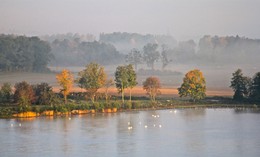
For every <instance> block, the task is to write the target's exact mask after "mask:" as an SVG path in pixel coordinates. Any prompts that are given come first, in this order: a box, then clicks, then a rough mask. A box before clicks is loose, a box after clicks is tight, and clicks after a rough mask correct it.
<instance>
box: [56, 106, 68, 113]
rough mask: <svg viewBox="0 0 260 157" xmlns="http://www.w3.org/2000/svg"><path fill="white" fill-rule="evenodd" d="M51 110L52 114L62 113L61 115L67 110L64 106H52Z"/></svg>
mask: <svg viewBox="0 0 260 157" xmlns="http://www.w3.org/2000/svg"><path fill="white" fill-rule="evenodd" d="M53 110H54V112H62V113H64V112H68V109H67V108H66V106H64V105H54V106H53Z"/></svg>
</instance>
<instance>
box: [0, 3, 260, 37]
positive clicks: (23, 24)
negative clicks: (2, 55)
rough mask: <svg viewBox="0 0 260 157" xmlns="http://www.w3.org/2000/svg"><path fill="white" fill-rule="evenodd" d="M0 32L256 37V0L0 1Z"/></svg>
mask: <svg viewBox="0 0 260 157" xmlns="http://www.w3.org/2000/svg"><path fill="white" fill-rule="evenodd" d="M0 3H1V5H0V23H1V25H0V32H1V33H11V34H25V35H45V34H57V33H67V32H72V33H80V34H87V33H92V34H94V35H96V36H98V35H99V33H101V32H104V33H111V32H132V33H141V34H170V35H173V36H174V37H175V38H176V39H178V40H189V39H191V38H192V39H198V38H200V37H201V36H203V35H219V36H226V35H234V36H235V35H239V36H246V37H249V38H260V31H259V27H260V21H259V15H260V10H259V7H260V1H259V0H37V1H35V0H22V1H21V0H11V1H10V0H0Z"/></svg>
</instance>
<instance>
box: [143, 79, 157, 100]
mask: <svg viewBox="0 0 260 157" xmlns="http://www.w3.org/2000/svg"><path fill="white" fill-rule="evenodd" d="M160 88H161V83H160V80H159V78H157V77H148V78H147V79H146V80H145V81H144V82H143V89H144V90H146V92H147V94H148V95H149V96H150V98H151V101H152V102H155V97H156V96H157V95H158V94H161V92H160V90H159V89H160Z"/></svg>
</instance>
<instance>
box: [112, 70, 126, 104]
mask: <svg viewBox="0 0 260 157" xmlns="http://www.w3.org/2000/svg"><path fill="white" fill-rule="evenodd" d="M115 84H116V88H117V89H118V92H119V93H121V96H122V102H123V103H124V91H125V89H126V88H127V87H128V70H127V67H126V66H118V67H117V68H116V72H115Z"/></svg>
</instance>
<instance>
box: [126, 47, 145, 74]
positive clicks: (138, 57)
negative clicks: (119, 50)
mask: <svg viewBox="0 0 260 157" xmlns="http://www.w3.org/2000/svg"><path fill="white" fill-rule="evenodd" d="M126 62H128V63H130V64H133V65H134V66H135V70H136V71H137V65H138V64H141V63H142V54H141V52H140V51H139V50H138V49H135V48H134V49H132V50H131V52H129V53H128V54H127V55H126Z"/></svg>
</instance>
